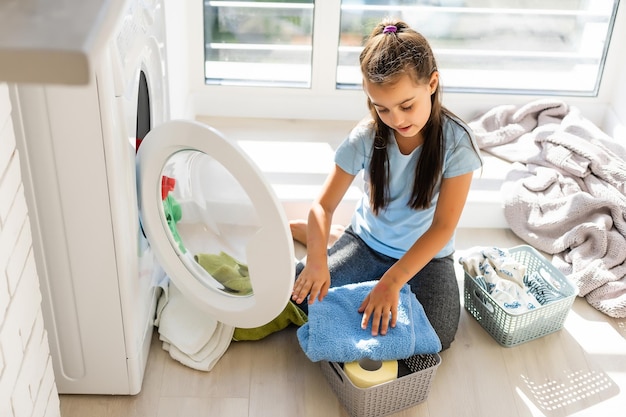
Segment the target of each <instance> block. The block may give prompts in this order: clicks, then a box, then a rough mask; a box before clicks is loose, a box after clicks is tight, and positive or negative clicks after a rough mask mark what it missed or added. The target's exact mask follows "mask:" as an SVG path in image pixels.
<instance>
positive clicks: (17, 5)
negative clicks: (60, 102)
mask: <svg viewBox="0 0 626 417" xmlns="http://www.w3.org/2000/svg"><path fill="white" fill-rule="evenodd" d="M126 3H127V1H126V0H0V82H2V81H6V82H16V83H38V84H40V83H53V84H86V83H88V82H89V80H90V78H91V76H92V73H93V71H92V70H93V67H92V66H93V59H94V56H96V54H98V53H99V52H100V50H101V49H102V48H103V46H104V45H105V43H106V41H107V40H108V39H109V38H110V36H111V34H112V33H113V29H114V28H115V26H116V25H117V24H118V20H119V19H120V17H121V12H122V11H123V10H124V9H125V6H126Z"/></svg>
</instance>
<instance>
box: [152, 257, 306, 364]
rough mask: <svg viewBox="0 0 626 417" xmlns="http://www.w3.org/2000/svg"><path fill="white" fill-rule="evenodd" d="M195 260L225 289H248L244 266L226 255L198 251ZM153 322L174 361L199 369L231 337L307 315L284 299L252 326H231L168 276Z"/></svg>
mask: <svg viewBox="0 0 626 417" xmlns="http://www.w3.org/2000/svg"><path fill="white" fill-rule="evenodd" d="M195 259H196V261H197V262H198V263H199V264H200V265H201V266H202V267H203V268H205V270H206V271H207V272H209V273H210V274H211V275H212V276H213V277H214V278H215V279H216V280H217V281H219V282H220V283H221V284H222V285H223V286H224V287H225V289H226V290H227V291H229V292H232V293H236V294H238V295H247V294H251V293H252V286H251V284H250V277H249V275H248V267H247V265H245V264H242V263H241V262H238V261H237V260H235V259H234V258H233V257H231V256H230V255H228V254H226V253H224V252H221V253H219V254H198V255H196V256H195ZM159 287H160V288H161V295H160V296H159V300H158V303H157V312H156V319H155V322H154V325H155V326H157V327H158V332H159V338H160V340H161V341H162V342H163V349H164V350H165V351H167V352H169V354H170V356H171V357H172V358H173V359H175V360H177V361H178V362H180V363H182V364H183V365H186V366H188V367H190V368H193V369H197V370H200V371H210V370H211V369H213V367H214V366H215V365H216V364H217V362H218V361H219V359H220V358H221V357H222V356H223V355H224V354H225V353H226V351H227V349H228V347H229V346H230V343H231V341H236V342H241V341H256V340H261V339H263V338H265V337H267V336H269V335H271V334H272V333H275V332H278V331H280V330H283V329H285V328H287V327H289V326H291V325H295V326H302V325H303V324H305V323H306V322H307V320H308V318H307V315H306V314H305V313H304V312H303V311H302V310H301V309H300V308H299V307H298V306H296V305H295V304H294V303H293V302H291V301H288V302H287V304H286V306H285V308H284V309H283V311H282V312H281V313H280V314H279V315H278V316H277V317H275V318H274V319H273V320H271V321H269V322H268V323H266V324H264V325H262V326H259V327H255V328H239V327H233V326H230V325H227V324H224V323H222V322H219V321H217V320H216V319H214V318H213V317H212V316H211V315H210V314H209V313H208V312H206V311H204V310H202V309H201V308H199V307H197V306H196V305H195V304H193V303H192V302H190V301H189V300H188V299H186V297H185V296H184V295H183V294H182V293H181V292H180V290H178V288H176V286H175V285H174V284H173V283H172V282H171V280H170V279H169V277H167V276H164V278H163V279H161V281H160V283H159Z"/></svg>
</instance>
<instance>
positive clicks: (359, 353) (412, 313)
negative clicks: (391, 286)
mask: <svg viewBox="0 0 626 417" xmlns="http://www.w3.org/2000/svg"><path fill="white" fill-rule="evenodd" d="M376 283H377V281H368V282H362V283H357V284H348V285H344V286H342V287H333V288H331V289H330V290H329V291H328V295H327V296H326V297H325V298H324V300H323V301H321V302H320V301H316V302H315V303H313V304H311V305H310V306H309V321H308V322H307V323H305V324H304V325H302V326H301V327H300V328H299V329H298V332H297V335H298V341H299V342H300V346H301V347H302V350H304V353H305V354H306V355H307V356H308V358H309V359H311V361H313V362H317V361H322V360H324V361H331V362H354V361H358V360H360V359H363V358H369V359H372V360H380V361H385V360H394V359H405V358H408V357H409V356H412V355H417V354H426V353H437V352H439V351H440V350H441V342H440V340H439V337H438V336H437V334H436V333H435V330H434V329H433V327H432V326H431V324H430V322H429V321H428V318H427V317H426V313H424V308H423V307H422V305H421V304H420V302H419V301H418V300H417V298H416V297H415V295H414V294H413V293H412V292H411V288H410V287H409V285H408V284H405V285H404V286H403V287H402V290H401V291H400V302H399V305H398V319H397V322H396V327H393V328H392V327H390V328H389V330H388V332H387V334H386V335H384V336H381V335H379V336H372V329H371V320H370V322H369V324H368V326H367V329H362V328H361V319H362V314H361V313H359V312H358V308H359V306H360V305H361V303H362V302H363V300H364V299H365V297H366V296H367V294H368V293H369V292H370V291H371V289H372V288H373V287H374V285H376Z"/></svg>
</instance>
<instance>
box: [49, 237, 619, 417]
mask: <svg viewBox="0 0 626 417" xmlns="http://www.w3.org/2000/svg"><path fill="white" fill-rule="evenodd" d="M520 243H522V242H521V241H519V240H518V239H517V238H516V237H515V236H514V235H513V234H512V233H511V232H510V231H508V230H504V229H493V230H475V229H464V230H459V233H458V240H457V248H458V249H459V250H462V249H466V248H469V247H471V246H475V245H479V246H483V245H490V246H499V247H511V246H515V245H517V244H520ZM461 277H462V275H461V270H460V267H459V281H460V282H461ZM461 288H462V286H461ZM441 357H442V363H441V365H440V366H439V368H438V369H437V372H436V374H435V378H434V380H433V383H432V388H431V392H430V395H429V396H428V398H427V400H426V401H424V402H422V403H420V404H418V405H416V406H414V407H411V408H408V409H406V410H404V411H401V412H398V413H396V414H394V416H397V417H409V416H414V417H461V416H471V417H492V416H494V417H517V416H519V417H526V416H590V417H591V416H593V417H596V416H602V417H612V416H624V415H626V414H625V413H626V411H625V410H626V392H625V391H626V319H621V320H615V319H611V318H609V317H607V316H605V315H603V314H602V313H600V312H598V311H596V310H595V309H593V308H592V307H590V306H589V305H588V304H587V303H586V301H585V300H584V299H582V298H577V299H576V301H575V302H574V305H573V308H572V311H571V312H570V314H569V316H568V318H567V320H566V322H565V326H564V328H563V329H562V330H561V331H559V332H557V333H553V334H551V335H548V336H545V337H542V338H540V339H536V340H534V341H531V342H528V343H525V344H522V345H520V346H517V347H513V348H504V347H501V346H500V345H498V344H497V343H496V342H495V341H494V340H493V339H492V338H491V337H490V336H489V335H488V334H487V333H486V332H485V331H484V330H483V329H482V328H481V327H480V325H479V324H478V323H477V322H476V321H475V320H474V319H473V318H472V317H471V316H470V315H469V314H468V313H467V311H465V310H464V309H463V310H462V312H461V323H460V327H459V331H458V333H457V336H456V340H455V342H454V343H453V344H452V347H451V348H450V349H449V350H447V351H445V352H443V353H442V355H441ZM61 416H62V417H104V416H107V417H108V416H115V417H117V416H119V417H200V416H202V417H205V416H225V417H260V416H267V417H282V416H289V417H294V416H311V417H318V416H323V417H339V416H342V417H345V416H348V414H347V413H346V411H345V410H344V409H343V408H342V406H341V405H340V404H339V402H338V400H337V398H336V396H335V395H334V394H333V392H332V391H331V389H330V387H329V385H328V384H327V383H326V380H325V379H324V377H323V375H322V373H321V371H320V368H319V365H318V364H315V363H311V362H310V361H309V360H308V359H307V358H306V356H305V355H304V353H303V352H302V350H301V349H300V346H299V344H298V340H297V338H296V333H295V330H294V329H287V330H285V331H283V332H280V333H275V334H273V335H271V336H270V337H268V338H266V339H264V340H261V341H258V342H233V343H232V344H231V346H230V347H229V349H228V351H227V352H226V354H225V355H224V356H223V357H222V358H221V359H220V361H219V362H218V363H217V365H216V366H215V367H214V368H213V370H212V371H211V372H208V373H206V372H200V371H196V370H193V369H190V368H187V367H185V366H183V365H181V364H179V363H178V362H176V361H174V360H173V359H171V358H170V356H169V354H168V353H167V352H165V351H163V350H162V349H161V345H160V343H159V341H158V339H157V338H156V337H155V338H154V340H153V344H152V349H151V353H150V357H149V360H148V367H147V371H146V377H145V380H144V386H143V389H142V392H141V393H140V394H139V395H137V396H133V397H124V396H120V397H117V396H79V395H62V396H61Z"/></svg>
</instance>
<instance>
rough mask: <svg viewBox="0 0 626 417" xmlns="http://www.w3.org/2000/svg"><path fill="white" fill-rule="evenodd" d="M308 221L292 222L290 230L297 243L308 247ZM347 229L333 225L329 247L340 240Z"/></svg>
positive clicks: (329, 237)
mask: <svg viewBox="0 0 626 417" xmlns="http://www.w3.org/2000/svg"><path fill="white" fill-rule="evenodd" d="M306 226H307V223H306V220H301V219H299V220H292V221H290V222H289V228H290V229H291V235H292V236H293V239H294V240H295V241H296V242H300V243H302V244H303V245H305V246H306ZM344 230H346V228H345V227H343V226H341V225H339V224H332V225H331V226H330V235H329V236H328V247H330V246H332V245H333V243H335V242H336V241H337V239H339V237H340V236H341V235H342V234H343V232H344Z"/></svg>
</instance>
